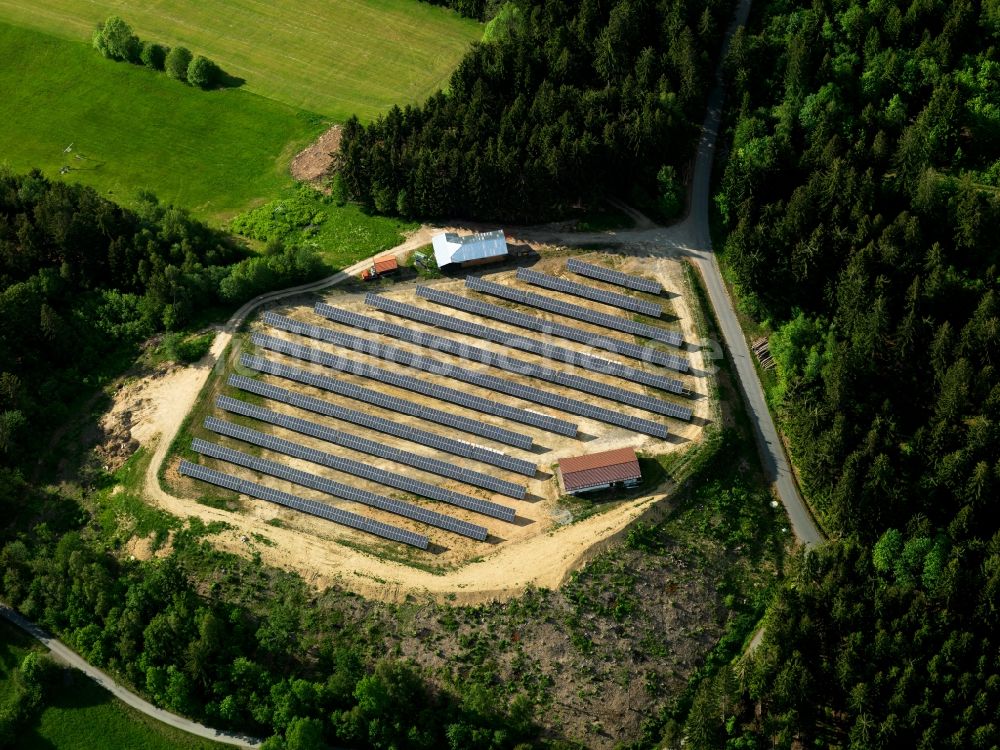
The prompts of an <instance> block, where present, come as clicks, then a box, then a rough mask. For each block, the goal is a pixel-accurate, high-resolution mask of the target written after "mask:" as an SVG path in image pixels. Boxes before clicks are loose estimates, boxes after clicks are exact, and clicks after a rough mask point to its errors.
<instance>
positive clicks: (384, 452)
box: [216, 355, 536, 500]
mask: <svg viewBox="0 0 1000 750" xmlns="http://www.w3.org/2000/svg"><path fill="white" fill-rule="evenodd" d="M244 357H246V355H244ZM271 364H273V363H270V362H268V361H267V360H266V359H256V358H247V359H245V360H244V365H246V366H247V367H252V368H255V369H259V370H260V371H261V372H268V373H269V374H276V372H275V371H274V370H272V369H270V368H269V365H271ZM283 369H284V370H288V369H292V368H283ZM229 384H230V385H232V386H233V387H235V388H239V389H240V390H243V391H247V392H248V393H254V394H257V395H258V396H264V397H265V398H270V399H272V400H274V401H279V402H281V403H284V404H288V405H289V406H297V407H299V408H300V409H305V410H307V411H311V412H313V413H314V414H322V415H324V416H328V417H334V418H336V419H342V420H343V421H347V422H351V423H353V424H357V425H361V426H363V427H368V428H371V429H373V430H377V431H378V432H383V433H385V434H387V435H393V436H395V437H399V438H403V439H404V440H409V441H410V442H412V443H418V444H420V445H426V446H428V447H430V448H438V449H440V450H443V451H445V452H446V453H451V454H453V455H456V456H462V457H463V458H471V459H473V460H476V461H481V462H483V463H488V464H490V465H492V466H499V467H501V468H504V469H509V470H510V471H516V472H517V473H518V474H523V475H524V476H528V477H533V476H534V475H535V471H536V467H535V465H534V464H533V463H531V462H530V461H522V460H521V459H519V458H513V457H512V456H507V455H505V454H503V453H499V452H497V451H492V450H489V449H488V448H483V447H482V446H478V445H472V444H471V443H465V442H462V441H461V440H452V439H451V438H446V437H442V436H440V435H435V434H434V433H432V432H424V431H423V430H418V429H416V428H412V427H409V426H407V425H401V424H399V423H397V422H391V421H389V420H388V419H383V418H382V417H375V416H370V415H367V414H360V413H359V412H350V410H349V409H343V408H342V407H339V406H337V405H335V404H331V403H330V402H328V401H322V400H320V399H318V398H311V397H310V396H303V395H302V394H299V393H294V392H293V391H288V390H285V389H284V388H278V387H277V386H274V385H271V384H269V383H263V382H260V381H258V380H253V379H251V378H244V377H242V376H237V375H231V376H230V377H229ZM230 402H233V403H232V404H230ZM216 403H218V404H220V405H222V408H224V409H226V410H228V411H235V412H236V413H239V414H244V415H245V416H253V417H256V418H257V419H264V420H266V421H268V422H271V423H272V424H278V425H280V426H282V427H288V428H289V429H292V430H295V431H297V432H302V433H304V434H306V435H312V436H314V437H318V438H321V439H323V440H326V441H328V442H331V443H336V444H338V445H346V444H347V443H346V442H345V441H346V440H348V438H353V436H351V435H349V434H348V433H344V432H340V431H338V430H332V429H330V428H327V427H322V426H320V425H315V424H313V423H312V422H307V421H306V420H300V419H296V418H295V417H289V416H286V415H283V414H277V413H275V412H268V411H267V410H266V409H260V407H256V406H251V405H250V404H246V403H245V402H243V401H237V400H236V399H229V398H228V397H226V396H220V397H219V400H218V401H217V402H216ZM246 409H254V410H257V409H260V411H259V412H254V413H248V412H247V411H241V410H246ZM263 414H269V415H273V416H270V417H268V416H263ZM351 414H353V415H357V418H348V416H349V415H351ZM358 440H360V438H358ZM357 450H361V451H363V452H364V453H368V454H370V455H373V456H381V457H383V458H388V459H390V460H393V461H396V462H397V463H403V464H407V465H408V466H415V467H416V468H418V469H423V470H424V471H430V472H432V473H434V474H440V475H441V476H445V477H450V478H452V479H458V480H460V481H462V482H465V483H466V484H471V485H474V486H476V487H482V488H483V489H487V490H491V491H493V492H499V493H500V494H503V495H507V496H508V497H514V498H517V499H518V500H521V499H523V498H524V487H523V486H521V485H518V484H514V483H513V482H505V481H503V480H500V479H497V478H496V477H492V476H490V475H488V474H482V473H480V472H478V471H472V470H471V469H463V468H461V467H458V466H455V465H454V464H450V463H446V462H444V461H438V460H436V459H433V458H426V457H424V456H419V455H416V454H413V453H408V452H406V451H402V450H399V451H397V450H396V449H395V448H390V447H388V446H386V445H385V444H384V443H379V442H376V441H371V440H365V441H362V443H360V444H359V447H358V448H357Z"/></svg>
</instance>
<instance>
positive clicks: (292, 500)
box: [180, 461, 428, 549]
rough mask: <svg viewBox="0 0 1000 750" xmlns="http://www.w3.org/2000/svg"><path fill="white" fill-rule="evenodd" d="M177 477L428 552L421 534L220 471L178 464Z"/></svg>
mask: <svg viewBox="0 0 1000 750" xmlns="http://www.w3.org/2000/svg"><path fill="white" fill-rule="evenodd" d="M180 473H181V474H183V475H184V476H186V477H194V478H195V479H200V480H201V481H203V482H208V483H209V484H214V485H216V486H217V487H225V488H226V489H229V490H233V491H234V492H239V493H240V494H241V495H247V496H248V497H255V498H257V499H258V500H266V501H267V502H269V503H274V504H276V505H281V506H283V507H285V508H291V509H292V510H297V511H299V512H300V513H307V514H309V515H311V516H318V517H319V518H325V519H326V520H327V521H333V522H334V523H338V524H340V525H341V526H348V527H350V528H352V529H357V530H358V531H364V532H367V533H369V534H374V535H375V536H378V537H381V538H383V539H390V540H392V541H394V542H403V543H404V544H409V545H411V546H413V547H418V548H420V549H427V545H428V542H427V537H425V536H424V535H423V534H417V533H415V532H412V531H407V530H406V529H400V528H398V527H396V526H390V525H389V524H387V523H382V522H380V521H375V520H372V519H371V518H366V517H365V516H359V515H358V514H357V513H350V512H348V511H346V510H341V509H340V508H333V507H331V506H329V505H326V504H325V503H317V502H316V501H314V500H306V499H304V498H301V497H296V496H295V495H289V494H288V493H287V492H280V491H279V490H274V489H271V488H270V487H265V486H264V485H262V484H257V483H256V482H251V481H249V480H246V479H239V478H238V477H234V476H231V475H229V474H223V473H222V472H221V471H215V470H214V469H206V468H205V467H204V466H199V465H198V464H193V463H191V462H190V461H181V466H180Z"/></svg>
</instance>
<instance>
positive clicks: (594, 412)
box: [253, 314, 667, 437]
mask: <svg viewBox="0 0 1000 750" xmlns="http://www.w3.org/2000/svg"><path fill="white" fill-rule="evenodd" d="M265 320H267V322H268V323H270V324H271V325H273V326H275V327H280V328H283V329H284V330H288V331H293V332H296V333H303V334H304V335H308V336H312V337H313V338H317V339H319V340H321V341H328V342H330V343H334V344H337V345H338V346H343V347H347V348H351V349H354V350H355V351H362V352H364V353H365V354H370V355H372V356H375V357H380V358H382V359H387V360H389V361H391V362H395V363H397V364H401V365H406V366H408V367H414V368H417V369H420V370H424V371H426V372H432V373H442V374H447V375H448V377H450V378H454V379H455V380H460V381H462V382H464V383H471V384H472V385H477V386H479V387H480V388H488V389H490V390H493V391H496V392H498V393H504V394H506V395H508V396H514V397H515V398H520V399H524V400H525V401H532V402H534V403H536V404H543V405H544V406H551V407H553V408H555V409H559V410H560V411H564V412H567V413H568V414H577V415H579V416H583V417H589V418H591V419H596V420H598V421H601V422H606V423H608V424H613V425H617V426H619V427H625V428H627V429H630V430H633V431H635V432H641V433H644V434H646V435H652V436H654V437H666V436H667V428H666V427H664V426H663V425H661V424H658V423H656V422H651V421H650V420H647V419H641V418H639V417H632V416H626V415H624V414H621V413H620V412H617V411H612V410H610V409H604V408H602V407H599V406H593V405H591V404H587V403H584V402H582V401H576V400H574V399H569V398H566V397H565V396H558V395H556V394H554V393H549V392H547V391H542V390H539V389H538V388H532V387H530V386H526V385H521V384H520V383H515V382H513V381H511V380H504V379H503V378H498V377H495V376H493V375H484V374H483V373H480V372H474V371H472V370H466V369H465V368H462V367H455V366H453V365H449V364H446V363H444V362H441V361H440V360H436V359H430V358H428V357H421V356H419V355H416V354H412V353H410V352H407V351H404V350H402V349H398V348H396V347H393V346H385V345H383V344H379V343H377V342H374V341H369V340H367V339H360V338H358V337H356V336H348V335H346V334H342V333H337V332H336V331H332V330H330V329H329V328H322V327H321V326H313V325H306V324H303V323H299V322H298V321H295V320H292V319H291V318H283V316H280V315H274V314H265ZM258 335H259V334H255V335H254V337H253V340H254V343H258V344H260V345H261V346H270V345H269V344H266V343H263V339H266V338H268V337H265V336H261V337H260V338H261V340H260V341H258ZM278 341H281V339H278ZM300 348H303V347H300ZM325 356H329V355H325ZM491 403H492V402H491ZM504 408H508V409H509V408H511V407H504ZM528 413H529V414H535V412H530V411H529V412H528ZM537 416H542V415H537ZM573 427H574V434H575V428H576V425H573Z"/></svg>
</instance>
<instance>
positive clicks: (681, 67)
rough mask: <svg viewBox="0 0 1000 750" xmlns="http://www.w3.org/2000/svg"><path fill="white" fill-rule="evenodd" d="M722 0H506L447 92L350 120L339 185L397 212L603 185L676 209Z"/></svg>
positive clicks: (500, 213)
mask: <svg viewBox="0 0 1000 750" xmlns="http://www.w3.org/2000/svg"><path fill="white" fill-rule="evenodd" d="M731 10H732V3H731V2H728V0H711V1H710V2H694V1H693V0H656V1H655V2H653V1H652V0H583V1H582V2H579V3H575V2H563V1H561V0H546V1H545V2H542V1H541V0H512V1H511V2H507V3H505V4H504V5H503V7H502V8H500V10H499V11H498V12H497V14H496V16H495V17H494V18H493V20H492V21H491V22H490V24H489V26H488V27H487V33H486V40H485V41H484V42H482V43H480V44H477V45H474V46H473V48H472V50H471V51H470V52H469V53H468V54H467V55H466V57H465V58H464V59H463V60H462V62H461V64H460V65H459V67H458V69H457V70H456V71H455V72H454V74H453V75H452V77H451V79H450V81H449V83H448V89H447V91H446V92H444V93H438V94H436V95H434V96H432V97H431V98H430V99H429V100H428V101H427V102H426V103H425V104H423V105H422V106H419V107H413V106H408V107H406V108H405V109H399V108H394V109H393V110H391V111H390V112H389V113H388V114H387V115H385V116H384V117H381V118H379V119H378V120H376V121H375V122H373V123H371V124H370V125H367V126H365V125H362V124H360V123H359V122H358V121H357V120H356V119H354V120H351V121H349V122H348V123H346V125H345V127H344V132H343V141H342V147H341V163H340V165H339V168H338V171H337V174H336V176H335V180H336V181H337V182H338V190H343V191H346V194H347V195H348V196H350V197H351V198H354V199H356V200H359V201H361V202H362V203H363V204H364V205H366V206H368V207H369V208H371V209H374V210H375V211H378V212H380V213H389V214H398V215H400V216H404V217H449V216H463V217H467V218H477V219H491V220H498V219H503V220H506V221H515V220H519V221H528V220H537V219H543V218H551V217H555V216H560V215H563V214H565V213H566V212H568V211H570V210H571V209H573V208H574V207H580V206H591V205H594V204H595V202H596V201H597V200H599V199H601V198H603V197H605V196H608V195H621V196H623V197H627V198H630V199H631V200H633V202H636V203H638V204H639V205H641V206H642V207H644V208H647V209H649V210H652V211H653V212H657V209H658V208H659V209H660V210H659V213H661V214H669V213H671V212H674V211H676V210H678V209H679V207H680V206H679V205H677V203H676V201H675V200H674V199H673V196H674V194H675V193H676V190H677V186H678V184H679V175H680V174H681V172H682V170H683V167H684V165H685V164H686V163H687V162H688V160H689V158H690V156H691V154H692V152H693V148H694V141H695V137H696V135H697V133H698V126H699V125H700V123H701V120H702V117H703V115H704V111H703V110H704V102H705V96H706V93H707V89H708V83H709V82H710V80H711V75H712V72H713V65H712V58H713V56H714V55H715V52H716V50H717V48H718V45H719V40H720V39H721V35H722V31H723V30H724V28H725V26H726V24H727V23H728V20H729V17H730V13H731ZM661 197H663V198H665V200H666V205H663V206H659V205H658V204H660V201H661Z"/></svg>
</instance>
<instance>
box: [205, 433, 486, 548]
mask: <svg viewBox="0 0 1000 750" xmlns="http://www.w3.org/2000/svg"><path fill="white" fill-rule="evenodd" d="M191 448H192V449H193V450H195V451H197V452H198V453H201V454H202V455H204V456H210V457H211V458H217V459H219V460H220V461H227V462H228V463H231V464H235V465H236V466H242V467H244V468H246V469H251V470H253V471H256V472H258V473H260V474H268V475H269V476H272V477H277V478H278V479H284V480H285V481H288V482H292V483H294V484H299V485H302V486H303V487H308V488H309V489H313V490H319V491H320V492H325V493H326V494H328V495H333V496H334V497H339V498H342V499H344V500H350V501H352V502H355V503H361V504H362V505H367V506H369V507H371V508H378V509H379V510H383V511H385V512H386V513H394V514H395V515H397V516H402V517H403V518H409V519H410V520H413V521H419V522H420V523H425V524H427V525H428V526H435V527H437V528H439V529H444V530H445V531H451V532H454V533H455V534H460V535H462V536H466V537H469V538H470V539H475V540H477V541H480V542H483V541H485V540H486V537H487V535H488V533H489V532H488V531H487V530H486V528H485V527H484V526H477V525H476V524H474V523H468V522H467V521H461V520H459V519H457V518H452V517H451V516H446V515H444V514H442V513H438V512H436V511H433V510H428V509H427V508H422V507H420V506H419V505H413V504H412V503H404V502H403V501H401V500H393V499H391V498H388V497H383V496H382V495H376V494H375V493H374V492H368V491H367V490H362V489H358V488H357V487H350V486H348V485H346V484H341V483H340V482H334V481H333V480H332V479H327V478H326V477H321V476H317V475H316V474H310V473H309V472H307V471H299V470H298V469H292V468H290V467H288V466H284V465H283V464H279V463H277V462H275V461H268V460H267V459H266V458H257V457H256V456H250V455H247V454H246V453H241V452H240V451H236V450H233V449H232V448H226V447H224V446H222V445H216V444H215V443H209V442H207V441H205V440H199V439H197V438H195V439H194V440H193V441H191Z"/></svg>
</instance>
